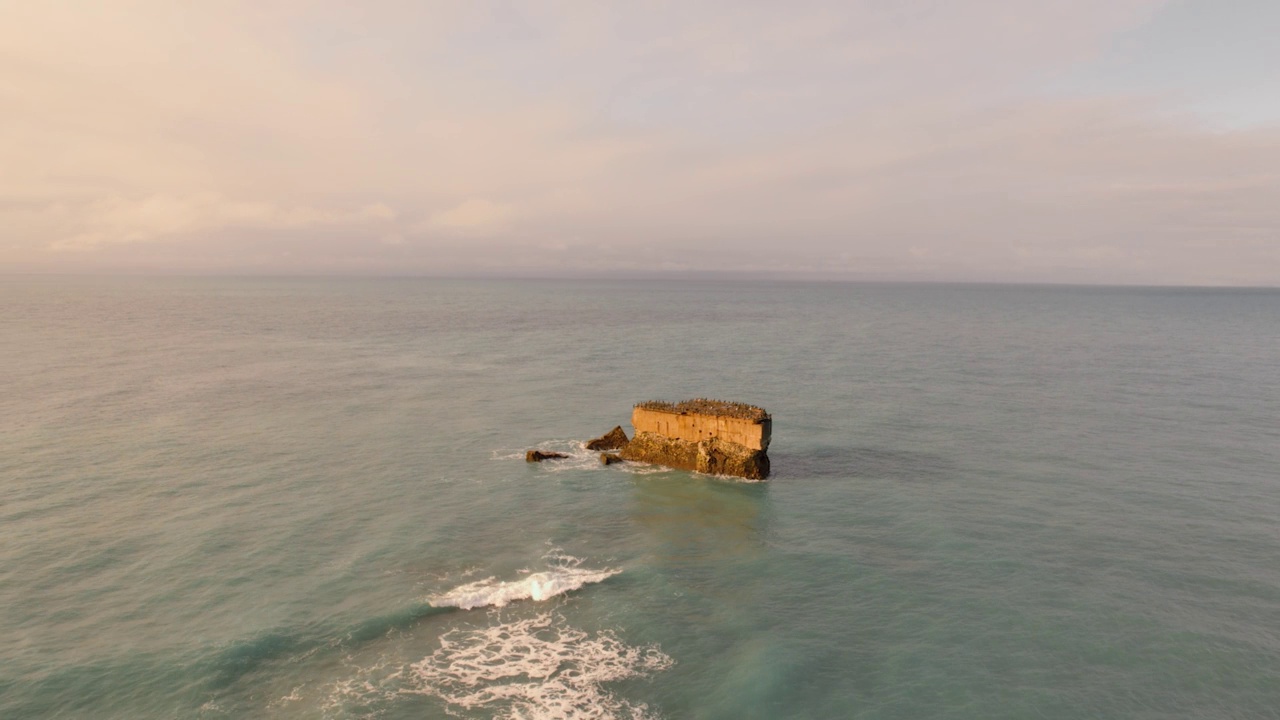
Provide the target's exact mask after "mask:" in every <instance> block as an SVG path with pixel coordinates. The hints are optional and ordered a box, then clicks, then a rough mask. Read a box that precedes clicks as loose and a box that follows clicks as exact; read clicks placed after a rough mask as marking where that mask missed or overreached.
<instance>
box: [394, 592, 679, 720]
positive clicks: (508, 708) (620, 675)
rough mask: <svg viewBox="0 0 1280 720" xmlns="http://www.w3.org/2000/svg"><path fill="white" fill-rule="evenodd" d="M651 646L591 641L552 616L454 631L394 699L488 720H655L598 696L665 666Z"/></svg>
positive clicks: (636, 706)
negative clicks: (429, 699)
mask: <svg viewBox="0 0 1280 720" xmlns="http://www.w3.org/2000/svg"><path fill="white" fill-rule="evenodd" d="M672 664H673V661H672V660H671V658H670V657H669V656H667V655H665V654H664V653H662V651H661V650H659V649H658V648H657V647H656V646H647V647H635V646H630V645H627V644H626V643H623V642H622V641H621V640H619V639H618V638H617V637H616V636H615V635H614V634H613V633H611V632H609V631H604V632H601V633H599V634H597V635H595V636H591V635H589V634H588V633H586V632H584V631H582V630H578V629H576V628H573V627H569V626H568V625H566V624H565V623H564V621H563V619H562V618H560V617H559V616H556V615H552V614H551V613H544V614H541V615H538V616H537V617H533V618H528V619H526V620H521V621H518V622H512V623H504V624H501V625H497V626H494V627H489V628H480V629H456V630H452V631H450V632H448V633H445V634H444V635H443V636H441V638H440V648H439V649H438V650H436V652H434V653H432V654H431V655H430V656H428V657H426V658H424V659H422V660H421V661H419V662H417V663H414V664H412V665H410V666H409V668H408V670H409V672H408V673H407V677H405V680H407V681H408V682H407V686H406V687H404V688H402V689H401V690H400V693H407V694H421V695H432V696H435V697H438V698H440V699H441V700H443V701H444V702H446V703H448V704H449V705H451V706H453V708H456V709H461V710H474V709H480V710H482V711H484V712H485V714H486V716H488V717H494V718H511V719H512V720H514V719H516V718H538V719H541V720H579V719H584V720H586V719H590V720H611V719H614V718H631V719H632V720H645V719H646V718H653V717H655V716H653V715H651V714H650V713H649V708H648V706H646V705H645V704H643V703H631V702H628V701H626V700H623V699H620V698H618V697H616V696H615V695H613V694H612V693H609V692H607V691H606V690H604V689H603V688H602V687H601V685H602V684H603V683H608V682H614V681H617V680H623V679H625V678H630V677H637V676H642V675H648V674H650V673H653V672H658V671H661V670H666V669H667V668H669V667H671V665H672Z"/></svg>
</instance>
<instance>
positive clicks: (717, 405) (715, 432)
mask: <svg viewBox="0 0 1280 720" xmlns="http://www.w3.org/2000/svg"><path fill="white" fill-rule="evenodd" d="M631 424H632V425H634V426H635V430H636V434H635V437H633V438H632V439H631V442H629V443H627V445H626V446H625V447H623V448H622V449H621V450H620V451H619V452H618V455H619V456H620V457H622V458H623V459H624V460H635V461H638V462H647V463H652V464H655V465H666V466H667V467H672V468H677V469H680V470H693V471H695V472H702V473H707V474H710V475H732V476H735V477H742V478H747V479H750V480H763V479H765V478H767V477H769V469H770V467H769V456H768V454H767V451H768V449H769V441H770V439H771V437H772V434H773V418H772V417H771V416H770V415H769V413H768V412H766V411H765V410H764V408H761V407H757V406H755V405H748V404H746V403H740V402H729V401H725V400H708V399H706V398H695V399H693V400H684V401H681V402H666V401H662V400H650V401H648V402H643V403H639V404H638V405H636V406H635V408H633V409H632V412H631Z"/></svg>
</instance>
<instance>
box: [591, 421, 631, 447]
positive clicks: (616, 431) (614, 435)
mask: <svg viewBox="0 0 1280 720" xmlns="http://www.w3.org/2000/svg"><path fill="white" fill-rule="evenodd" d="M628 442H631V441H630V440H629V439H628V438H627V433H626V432H625V431H624V430H623V429H622V426H621V425H615V426H614V428H613V429H612V430H610V431H609V432H607V433H605V434H604V435H601V436H600V437H598V438H596V439H595V440H590V441H588V442H587V449H588V450H618V449H621V448H624V447H626V446H627V443H628Z"/></svg>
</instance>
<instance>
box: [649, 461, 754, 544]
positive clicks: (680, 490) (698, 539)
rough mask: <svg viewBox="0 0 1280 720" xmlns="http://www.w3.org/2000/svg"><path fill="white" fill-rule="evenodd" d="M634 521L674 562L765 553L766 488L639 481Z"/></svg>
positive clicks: (671, 478) (678, 478) (683, 478)
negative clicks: (763, 551) (677, 560)
mask: <svg viewBox="0 0 1280 720" xmlns="http://www.w3.org/2000/svg"><path fill="white" fill-rule="evenodd" d="M634 487H635V489H634V491H633V504H632V510H631V516H632V519H633V520H634V521H635V522H636V524H637V525H638V526H640V527H642V528H644V529H645V530H647V531H648V532H649V533H651V534H652V535H653V536H654V539H655V540H657V541H658V545H659V546H660V547H662V548H664V549H665V552H666V553H667V554H668V555H670V556H671V558H670V559H683V560H686V561H704V560H708V559H716V558H728V557H737V556H742V555H750V554H755V553H759V552H761V551H762V550H763V549H764V547H765V537H766V535H767V532H768V512H767V500H768V494H769V484H768V483H740V482H728V481H724V480H720V479H717V478H713V477H704V476H697V475H695V476H692V477H690V476H689V475H687V474H684V473H671V474H665V473H664V474H662V475H652V476H647V477H643V478H641V479H638V480H637V482H636V483H635V486H634Z"/></svg>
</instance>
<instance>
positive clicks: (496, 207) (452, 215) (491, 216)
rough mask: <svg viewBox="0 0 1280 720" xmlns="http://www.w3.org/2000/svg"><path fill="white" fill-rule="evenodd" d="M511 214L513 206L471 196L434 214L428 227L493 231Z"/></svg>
mask: <svg viewBox="0 0 1280 720" xmlns="http://www.w3.org/2000/svg"><path fill="white" fill-rule="evenodd" d="M510 214H511V208H510V207H508V206H506V205H501V204H499V203H495V202H492V201H490V200H485V199H483V198H470V199H468V200H464V201H463V202H462V203H460V204H459V205H457V206H456V207H453V208H451V209H449V210H446V211H444V212H438V213H436V214H434V215H432V216H431V218H430V220H428V221H427V223H426V227H427V228H428V229H431V228H443V229H446V230H456V231H461V232H468V233H493V232H496V231H497V230H498V229H500V228H501V227H502V226H503V225H504V224H505V222H506V220H507V217H508V216H509V215H510Z"/></svg>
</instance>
